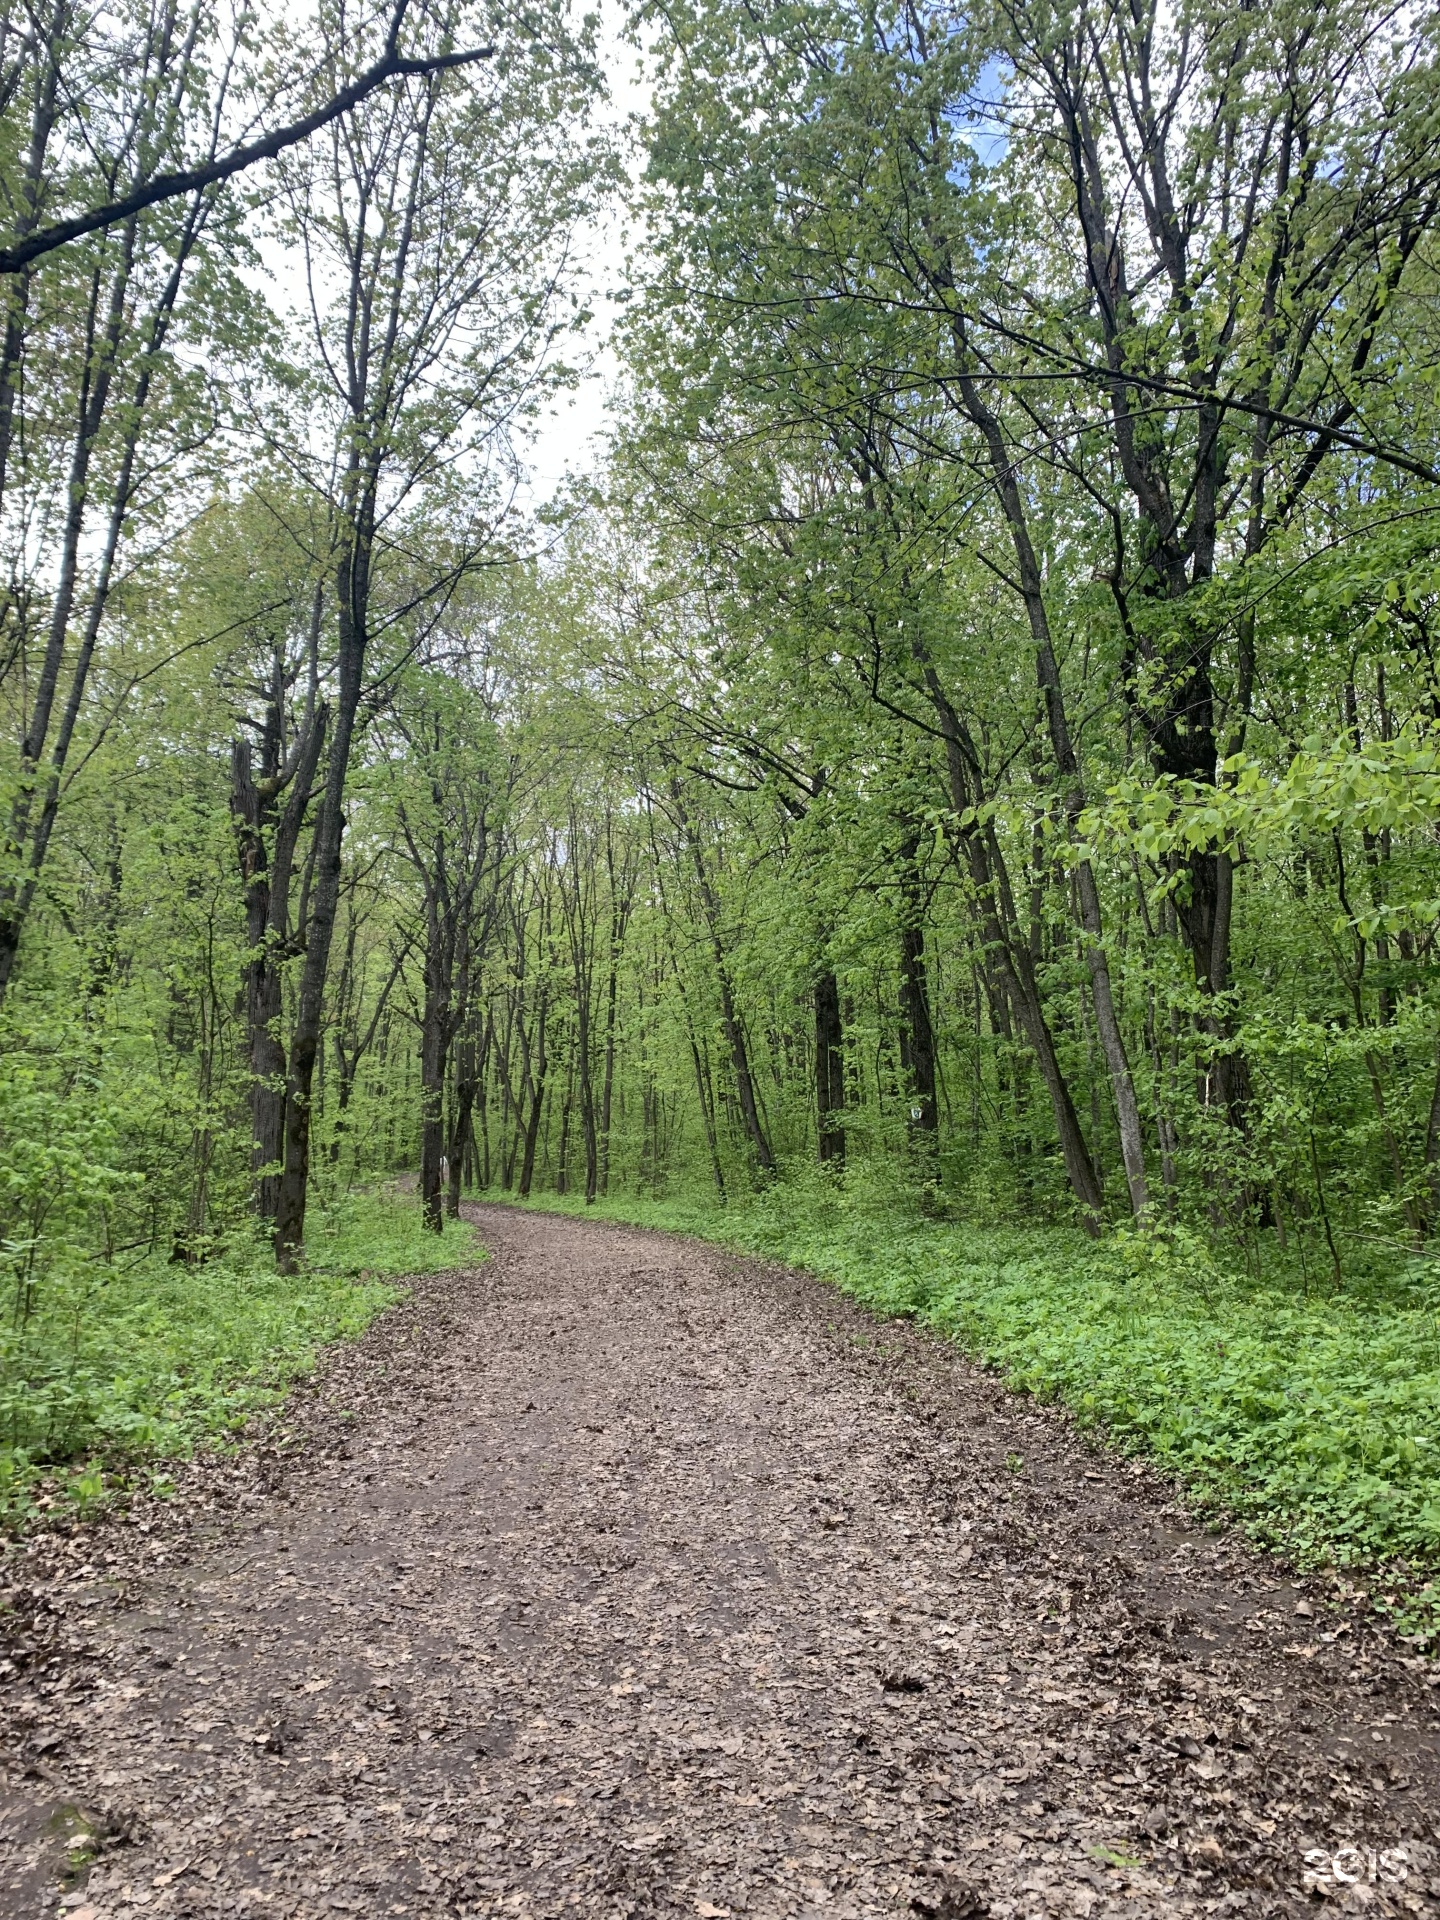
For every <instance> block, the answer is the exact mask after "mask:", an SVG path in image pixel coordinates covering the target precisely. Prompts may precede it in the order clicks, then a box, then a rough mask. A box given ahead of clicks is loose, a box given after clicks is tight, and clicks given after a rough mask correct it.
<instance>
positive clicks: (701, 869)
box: [670, 780, 775, 1173]
mask: <svg viewBox="0 0 1440 1920" xmlns="http://www.w3.org/2000/svg"><path fill="white" fill-rule="evenodd" d="M670 792H671V797H672V799H673V800H674V802H675V809H676V812H677V813H678V814H679V817H680V825H681V829H682V831H683V832H684V835H685V839H686V842H687V844H688V846H689V848H690V857H691V860H692V862H693V864H694V868H695V879H696V882H697V884H698V886H699V889H700V905H701V909H702V911H703V912H704V915H705V926H706V930H707V931H708V933H709V935H710V950H711V953H712V954H713V955H714V958H715V974H716V978H717V980H718V982H719V986H720V1018H721V1024H722V1025H723V1027H724V1029H725V1044H726V1046H728V1047H729V1049H730V1061H731V1065H732V1066H733V1067H734V1069H735V1093H736V1097H737V1099H738V1100H739V1103H740V1118H741V1121H742V1123H743V1124H744V1127H745V1134H746V1138H747V1139H748V1140H749V1142H750V1145H751V1148H752V1150H753V1151H754V1154H755V1159H756V1161H757V1163H758V1164H759V1166H760V1169H761V1171H762V1172H764V1173H773V1172H774V1171H775V1156H774V1154H773V1153H772V1152H771V1151H770V1142H769V1141H768V1140H767V1139H766V1137H765V1129H764V1127H763V1126H762V1125H761V1121H760V1108H759V1105H758V1103H757V1101H756V1099H755V1081H754V1076H753V1075H752V1074H751V1071H750V1052H749V1049H748V1048H747V1046H746V1044H745V1029H744V1027H743V1026H742V1025H741V1024H740V1017H739V1015H738V1014H737V1012H736V1010H735V995H734V991H733V989H732V988H731V985H730V969H729V967H728V966H727V965H726V963H725V945H724V942H723V941H722V939H721V937H720V903H719V901H718V900H717V899H716V898H715V890H714V888H713V887H712V886H711V885H710V876H709V874H708V873H707V872H706V869H705V859H704V855H703V854H702V852H701V850H700V839H699V835H698V834H697V833H696V832H695V829H694V827H693V826H692V824H691V821H690V816H689V814H688V813H687V812H686V810H685V807H684V803H683V802H682V800H681V797H680V783H679V781H678V780H675V781H672V782H671V787H670Z"/></svg>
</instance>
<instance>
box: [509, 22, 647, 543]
mask: <svg viewBox="0 0 1440 1920" xmlns="http://www.w3.org/2000/svg"><path fill="white" fill-rule="evenodd" d="M599 10H600V19H601V31H600V57H601V60H602V62H603V64H604V67H605V72H606V76H607V78H608V80H609V84H610V100H609V105H608V107H607V108H606V110H605V118H606V119H607V121H608V122H609V123H610V124H611V125H613V126H614V127H615V128H616V129H617V130H619V129H621V128H623V127H624V125H625V123H626V122H627V121H628V120H629V118H630V117H631V116H632V115H633V114H639V113H645V112H646V111H648V109H649V105H650V89H649V86H648V84H647V83H646V82H645V81H644V80H643V78H642V77H641V74H640V71H639V63H640V55H639V53H638V52H637V51H636V49H635V48H634V47H633V46H631V45H630V44H629V42H628V41H625V40H623V39H622V38H621V36H620V29H621V24H622V20H623V16H624V6H623V0H599ZM626 166H627V171H632V172H633V167H634V154H633V151H632V150H627V153H626ZM578 242H579V251H580V254H581V257H582V260H583V266H582V269H581V287H582V290H583V291H584V292H585V293H586V294H587V295H588V296H589V297H588V302H587V304H589V305H590V306H591V307H592V308H593V310H594V319H593V320H592V322H591V324H590V326H589V328H588V330H587V332H586V334H585V336H584V337H583V339H581V340H577V341H575V342H574V343H572V344H571V346H570V347H569V348H568V352H567V357H568V358H569V359H570V360H571V362H572V364H574V365H577V366H579V367H581V368H582V369H583V371H582V376H581V380H580V384H579V385H578V386H577V387H576V388H575V389H574V390H573V391H572V392H570V393H566V394H561V395H560V396H559V398H558V400H557V402H556V404H555V406H554V407H553V408H552V409H551V410H550V411H549V413H548V414H547V416H546V417H545V419H544V420H543V421H542V422H541V424H540V426H539V428H538V429H537V431H536V434H535V437H534V439H533V441H532V443H531V445H530V447H529V448H528V450H527V454H526V458H527V463H528V465H529V467H530V474H531V490H532V495H533V499H534V502H535V504H537V505H538V504H540V503H541V502H543V501H545V500H546V499H548V498H549V497H550V496H551V495H552V494H553V493H554V491H555V489H556V487H557V486H558V485H559V484H560V483H561V481H563V480H564V478H565V476H566V474H567V473H568V474H573V475H579V474H582V473H585V472H587V471H590V470H592V469H593V468H594V466H595V464H596V462H597V460H598V457H599V452H600V446H599V442H600V436H601V435H602V433H603V432H604V429H605V426H606V413H605V402H606V398H607V396H608V394H609V391H610V387H611V385H612V383H613V381H614V379H615V376H616V373H617V371H618V366H617V362H616V359H615V355H614V353H613V352H612V350H611V348H610V344H609V341H610V333H611V330H612V327H613V325H614V322H615V319H616V317H617V315H618V314H619V311H620V309H619V307H618V306H617V305H616V303H615V302H614V301H613V300H611V299H608V298H607V297H606V296H607V295H608V294H610V293H612V292H614V291H615V290H616V289H618V288H620V287H623V286H624V284H625V255H626V252H627V249H628V247H629V245H630V234H629V229H628V226H627V222H626V219H625V215H624V209H623V208H621V207H618V206H616V207H612V208H611V209H609V211H608V212H607V213H606V214H605V215H604V216H603V217H602V218H600V219H597V220H594V221H592V222H590V223H589V225H588V226H587V227H586V228H585V229H584V231H583V232H582V233H581V234H580V235H579V236H578Z"/></svg>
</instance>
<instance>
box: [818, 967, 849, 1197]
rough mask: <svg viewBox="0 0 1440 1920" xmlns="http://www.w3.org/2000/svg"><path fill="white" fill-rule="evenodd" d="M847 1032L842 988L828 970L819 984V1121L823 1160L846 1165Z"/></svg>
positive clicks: (828, 969) (825, 970)
mask: <svg viewBox="0 0 1440 1920" xmlns="http://www.w3.org/2000/svg"><path fill="white" fill-rule="evenodd" d="M844 1111H845V1031H844V1027H843V1026H842V1024H841V1019H840V987H839V983H838V982H837V980H836V978H835V974H834V971H833V970H832V969H831V968H829V967H826V968H825V969H824V971H823V972H822V973H820V974H819V975H818V976H817V977H816V981H815V1117H816V1123H817V1131H818V1134H819V1145H820V1160H821V1163H822V1164H826V1163H829V1162H835V1163H843V1161H844V1159H845V1124H844V1121H843V1120H840V1119H837V1118H836V1115H837V1114H843V1112H844Z"/></svg>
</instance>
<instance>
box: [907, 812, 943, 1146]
mask: <svg viewBox="0 0 1440 1920" xmlns="http://www.w3.org/2000/svg"><path fill="white" fill-rule="evenodd" d="M917 847H918V842H917V840H916V839H915V837H914V835H913V834H907V836H906V839H905V842H904V844H903V845H902V846H901V849H900V914H901V918H900V1071H901V1074H902V1076H903V1078H904V1081H905V1097H906V1100H907V1101H908V1104H909V1115H910V1131H911V1134H912V1136H913V1137H914V1138H915V1139H916V1141H917V1142H918V1143H919V1144H920V1145H921V1146H922V1148H923V1150H924V1151H925V1153H926V1154H928V1155H931V1156H933V1154H934V1152H935V1147H936V1144H937V1140H938V1136H939V1129H940V1110H939V1106H938V1104H937V1101H936V1098H935V1027H934V1023H933V1022H932V1021H931V1018H930V988H929V982H928V980H927V978H926V973H925V909H924V903H923V900H922V898H921V884H920V874H919V870H918V869H917V867H916V865H915V855H916V851H917Z"/></svg>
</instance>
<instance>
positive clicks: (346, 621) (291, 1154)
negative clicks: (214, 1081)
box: [275, 443, 376, 1273]
mask: <svg viewBox="0 0 1440 1920" xmlns="http://www.w3.org/2000/svg"><path fill="white" fill-rule="evenodd" d="M375 484H376V482H375V477H374V475H373V473H371V474H366V473H364V472H363V471H362V469H361V465H360V449H359V445H358V443H357V444H356V445H355V446H354V448H353V450H352V452H351V455H350V468H349V472H348V474H347V486H346V498H347V504H348V505H349V507H350V511H349V512H348V513H347V514H346V515H345V516H344V522H343V524H346V525H347V526H348V532H347V534H346V537H345V539H344V544H343V546H342V548H341V553H340V560H339V564H338V566H337V569H336V589H337V591H336V611H337V616H338V620H337V624H338V628H339V646H338V649H337V654H338V658H337V666H338V670H339V671H338V679H339V687H338V695H337V699H336V705H335V728H334V733H333V735H332V736H331V741H330V754H329V759H328V762H327V764H326V769H325V793H324V798H323V799H322V801H321V806H320V817H319V819H318V820H317V821H316V823H315V840H314V846H313V849H312V852H313V856H314V870H315V879H314V893H313V898H312V902H311V907H310V917H309V925H308V926H307V927H306V928H305V929H304V938H305V962H304V966H303V968H302V969H301V974H300V990H299V996H298V1002H297V1006H296V1010H295V1026H294V1031H293V1033H292V1036H291V1043H290V1069H289V1075H288V1078H287V1080H286V1085H285V1153H284V1165H283V1168H282V1171H281V1175H280V1192H279V1201H278V1205H277V1208H276V1216H275V1255H276V1260H277V1262H278V1264H279V1267H280V1270H281V1272H282V1273H293V1272H294V1271H295V1268H296V1267H297V1265H298V1263H299V1259H300V1254H301V1251H302V1249H303V1247H304V1244H305V1202H306V1198H307V1194H308V1188H309V1181H310V1093H311V1087H312V1084H313V1081H314V1077H315V1061H316V1056H317V1055H318V1053H319V1049H320V1031H321V1022H322V1019H323V1016H324V1007H325V975H326V971H327V969H328V967H329V964H330V942H331V939H332V938H333V936H334V932H335V916H336V913H337V911H338V909H339V904H340V849H341V842H342V840H343V837H344V833H345V812H344V807H345V777H346V774H347V773H348V771H349V766H350V748H351V744H352V742H353V739H354V735H355V716H356V713H357V712H358V710H359V705H360V688H361V683H362V678H363V674H364V668H365V649H366V641H367V637H368V635H367V622H368V618H369V600H370V557H371V540H372V538H373V527H374V507H375Z"/></svg>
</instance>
